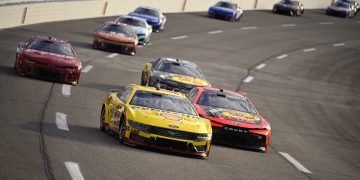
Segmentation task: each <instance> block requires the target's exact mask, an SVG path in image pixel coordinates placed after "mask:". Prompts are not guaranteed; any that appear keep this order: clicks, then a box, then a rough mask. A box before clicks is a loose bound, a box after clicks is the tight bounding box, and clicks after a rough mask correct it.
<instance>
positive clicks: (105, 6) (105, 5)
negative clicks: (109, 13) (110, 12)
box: [102, 1, 108, 16]
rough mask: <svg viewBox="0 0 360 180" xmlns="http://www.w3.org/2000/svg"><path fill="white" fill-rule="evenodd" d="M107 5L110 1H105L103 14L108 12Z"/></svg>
mask: <svg viewBox="0 0 360 180" xmlns="http://www.w3.org/2000/svg"><path fill="white" fill-rule="evenodd" d="M107 6H108V2H107V1H105V3H104V7H103V12H102V15H103V16H104V15H105V14H106V9H107Z"/></svg>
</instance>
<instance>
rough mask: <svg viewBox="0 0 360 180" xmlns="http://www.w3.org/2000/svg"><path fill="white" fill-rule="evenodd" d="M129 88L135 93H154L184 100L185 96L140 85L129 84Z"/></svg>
mask: <svg viewBox="0 0 360 180" xmlns="http://www.w3.org/2000/svg"><path fill="white" fill-rule="evenodd" d="M130 87H132V88H133V89H134V90H136V91H148V92H154V93H160V94H169V95H174V96H178V97H183V98H185V95H184V94H182V93H180V92H174V91H169V90H166V89H159V90H157V89H156V88H155V87H149V86H140V85H137V84H130Z"/></svg>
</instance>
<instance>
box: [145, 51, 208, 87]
mask: <svg viewBox="0 0 360 180" xmlns="http://www.w3.org/2000/svg"><path fill="white" fill-rule="evenodd" d="M141 85H143V86H145V85H148V86H153V87H155V86H156V85H159V86H160V87H161V88H163V89H168V90H174V91H180V92H183V93H186V92H188V91H190V90H191V89H192V88H193V87H195V86H206V87H209V86H211V85H210V83H209V82H207V81H206V79H205V77H204V75H203V73H202V72H201V70H200V68H199V67H198V66H197V65H196V64H195V63H192V62H190V61H185V60H181V59H174V58H159V59H158V60H156V61H155V62H150V63H146V64H145V66H144V69H143V71H142V74H141Z"/></svg>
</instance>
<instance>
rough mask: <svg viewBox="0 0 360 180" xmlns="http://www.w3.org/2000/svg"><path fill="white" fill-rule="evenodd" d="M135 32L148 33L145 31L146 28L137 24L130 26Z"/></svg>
mask: <svg viewBox="0 0 360 180" xmlns="http://www.w3.org/2000/svg"><path fill="white" fill-rule="evenodd" d="M131 27H132V28H133V29H134V31H135V33H136V34H148V33H149V31H147V29H146V28H143V27H139V26H131Z"/></svg>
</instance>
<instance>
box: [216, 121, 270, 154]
mask: <svg viewBox="0 0 360 180" xmlns="http://www.w3.org/2000/svg"><path fill="white" fill-rule="evenodd" d="M225 127H227V128H225ZM212 129H213V142H215V143H218V144H226V145H231V146H236V147H243V148H250V149H258V150H262V151H265V150H266V149H267V147H268V143H269V139H270V133H266V130H257V131H258V132H253V131H251V130H250V129H247V128H241V127H236V126H226V125H224V127H217V126H212ZM226 129H227V130H226ZM229 129H230V130H229Z"/></svg>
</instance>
